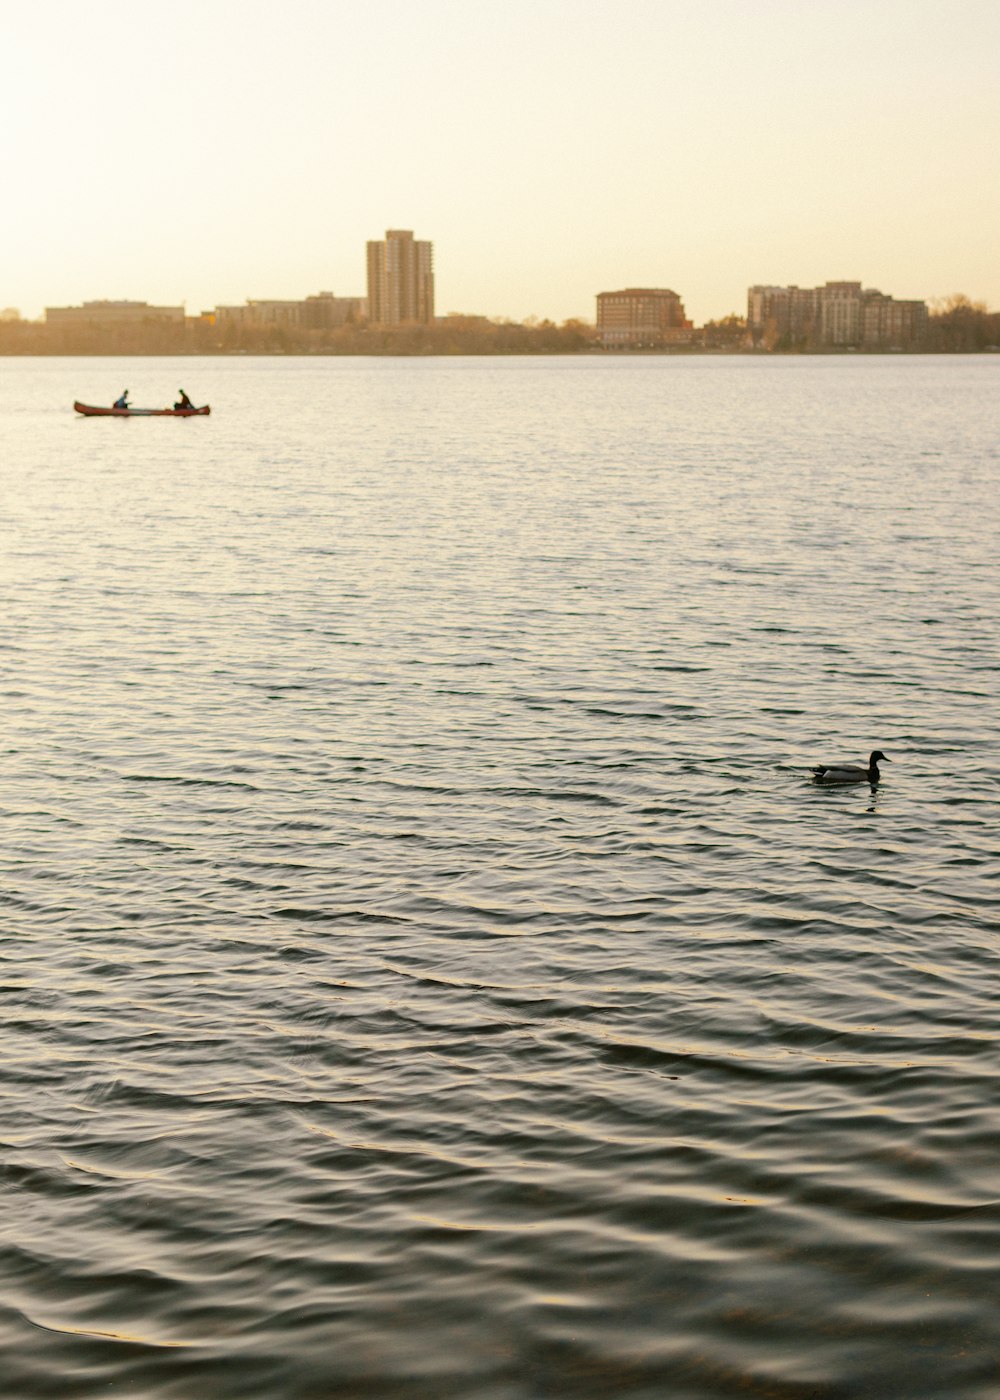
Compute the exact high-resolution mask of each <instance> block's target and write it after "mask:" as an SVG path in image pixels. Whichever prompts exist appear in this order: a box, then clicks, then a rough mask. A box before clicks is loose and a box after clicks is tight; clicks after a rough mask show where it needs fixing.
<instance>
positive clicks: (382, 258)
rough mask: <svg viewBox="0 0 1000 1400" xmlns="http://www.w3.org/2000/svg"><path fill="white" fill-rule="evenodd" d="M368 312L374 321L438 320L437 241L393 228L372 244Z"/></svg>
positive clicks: (393, 323)
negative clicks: (424, 239) (436, 283)
mask: <svg viewBox="0 0 1000 1400" xmlns="http://www.w3.org/2000/svg"><path fill="white" fill-rule="evenodd" d="M368 314H369V317H370V319H371V322H372V324H373V325H376V326H401V325H405V324H406V322H408V321H416V322H419V323H420V324H422V325H430V323H431V322H432V321H433V320H434V245H433V244H432V243H425V242H421V241H420V240H418V239H415V238H414V237H413V233H412V231H411V230H409V229H400V228H390V229H387V230H386V234H385V238H384V239H383V240H380V241H375V242H370V243H369V244H368Z"/></svg>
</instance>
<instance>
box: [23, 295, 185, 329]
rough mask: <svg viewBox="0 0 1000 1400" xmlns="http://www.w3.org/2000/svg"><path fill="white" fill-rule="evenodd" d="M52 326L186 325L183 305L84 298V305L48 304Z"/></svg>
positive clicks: (46, 316)
mask: <svg viewBox="0 0 1000 1400" xmlns="http://www.w3.org/2000/svg"><path fill="white" fill-rule="evenodd" d="M45 320H46V323H47V324H48V325H50V326H141V325H143V324H144V323H147V322H150V321H155V322H158V323H161V324H162V323H163V322H168V323H170V322H176V323H179V324H180V325H183V324H184V308H183V306H150V305H149V303H148V302H146V301H85V302H84V303H83V305H82V306H47V307H46V308H45Z"/></svg>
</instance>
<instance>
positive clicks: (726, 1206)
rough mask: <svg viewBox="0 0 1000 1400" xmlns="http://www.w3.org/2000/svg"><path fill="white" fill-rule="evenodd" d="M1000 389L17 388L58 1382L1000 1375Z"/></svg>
mask: <svg viewBox="0 0 1000 1400" xmlns="http://www.w3.org/2000/svg"><path fill="white" fill-rule="evenodd" d="M178 383H182V384H183V385H184V387H185V388H186V389H187V390H188V391H189V392H190V393H191V395H192V397H193V398H194V399H195V400H196V401H198V402H200V401H203V400H209V401H210V402H211V404H212V416H211V417H210V418H207V419H194V420H190V421H180V420H171V419H146V420H143V419H133V420H129V421H116V420H83V419H78V418H76V417H75V416H74V415H73V413H72V402H73V399H74V398H81V399H84V400H87V401H91V402H104V403H109V402H110V401H111V399H112V398H114V397H115V396H116V395H117V394H119V393H120V392H121V390H122V389H123V388H124V387H125V385H128V387H129V389H130V390H131V397H132V400H133V402H135V403H137V404H144V403H145V404H150V405H159V404H163V403H168V402H170V401H171V400H172V398H173V397H174V396H175V391H176V389H177V387H178ZM998 390H1000V357H993V358H991V357H985V356H984V357H980V358H941V359H936V358H913V359H902V358H893V357H885V358H864V359H856V358H847V357H844V358H795V359H781V360H756V359H745V358H720V359H708V358H701V359H699V358H660V357H650V358H622V359H613V360H608V359H603V358H565V359H552V360H537V359H510V360H496V359H430V360H357V359H324V360H317V359H288V360H282V359H270V360H254V359H212V360H148V359H144V360H128V361H115V360H95V359H89V360H55V359H49V360H44V359H40V360H4V361H0V609H2V611H0V618H2V624H3V625H2V629H0V691H2V699H3V713H4V727H3V733H2V737H0V831H2V841H0V933H2V937H0V988H2V998H3V1000H2V1017H0V1066H2V1071H3V1083H4V1090H5V1094H4V1101H3V1109H2V1115H0V1169H2V1178H3V1183H4V1188H5V1189H4V1211H3V1215H2V1218H0V1259H2V1269H0V1377H2V1380H0V1391H2V1393H3V1395H4V1397H5V1400H32V1398H33V1397H43V1396H44V1397H52V1400H84V1397H87V1398H88V1400H89V1397H97V1396H106V1395H109V1394H111V1395H119V1394H122V1395H129V1396H141V1397H144V1398H145V1397H150V1398H151V1400H610V1398H611V1397H613V1398H614V1400H706V1398H708V1400H715V1398H716V1397H740V1398H741V1400H744V1398H745V1397H766V1400H862V1398H863V1397H870V1400H893V1398H895V1397H900V1400H902V1398H903V1397H905V1400H916V1398H917V1397H920V1398H921V1400H924V1398H926V1400H973V1397H975V1400H996V1397H997V1396H998V1395H1000V1063H998V1057H997V1036H998V1029H1000V997H998V979H997V972H998V947H1000V886H998V875H1000V858H998V851H1000V834H998V827H1000V787H998V772H1000V752H998V749H1000V745H998V734H997V730H998V718H1000V704H998V699H1000V694H998V692H1000V687H998V676H1000V671H998V665H1000V662H998V655H997V646H996V643H997V636H998V618H1000V569H998V565H997V549H998V538H1000V530H998V526H1000V519H998V516H1000V489H998V485H1000V483H998V477H1000V394H998ZM873 748H882V749H884V750H885V752H886V753H887V755H888V756H889V759H890V760H891V762H890V763H889V764H887V765H886V766H885V767H884V768H883V775H882V782H881V783H880V784H879V785H878V786H877V788H873V787H871V786H870V785H868V784H867V783H862V784H861V785H860V786H856V787H846V788H837V789H824V788H820V787H817V786H815V785H814V784H813V783H811V782H810V781H809V775H808V769H809V766H810V764H812V763H814V762H817V761H818V760H823V759H830V758H833V759H850V760H852V761H858V760H860V761H864V759H865V758H866V757H867V754H868V752H869V750H871V749H873Z"/></svg>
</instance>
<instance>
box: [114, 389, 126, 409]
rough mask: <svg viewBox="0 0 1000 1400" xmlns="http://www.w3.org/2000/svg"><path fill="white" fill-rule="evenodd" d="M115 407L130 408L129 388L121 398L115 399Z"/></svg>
mask: <svg viewBox="0 0 1000 1400" xmlns="http://www.w3.org/2000/svg"><path fill="white" fill-rule="evenodd" d="M114 406H115V408H128V390H127V389H126V390H125V392H124V393H123V394H122V396H121V398H120V399H115V403H114Z"/></svg>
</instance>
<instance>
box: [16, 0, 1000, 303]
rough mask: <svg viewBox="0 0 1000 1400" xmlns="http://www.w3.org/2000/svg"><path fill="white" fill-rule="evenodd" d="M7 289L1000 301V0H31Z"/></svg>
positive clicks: (21, 296)
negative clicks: (430, 283) (834, 294)
mask: <svg viewBox="0 0 1000 1400" xmlns="http://www.w3.org/2000/svg"><path fill="white" fill-rule="evenodd" d="M0 64H2V72H0V130H2V132H3V143H2V153H0V193H2V197H3V216H2V218H0V308H3V307H7V306H10V307H17V308H19V309H20V311H21V312H22V314H24V315H25V316H31V317H34V316H37V315H39V314H40V313H41V311H42V309H43V308H44V307H45V306H46V305H54V306H58V305H70V304H78V303H80V302H81V301H89V300H94V299H98V298H103V297H108V298H132V299H135V300H144V301H150V302H153V303H157V304H171V305H176V304H178V303H182V302H183V303H184V304H185V305H186V306H187V308H188V311H189V312H197V311H200V310H202V309H203V308H209V307H213V306H216V305H218V304H231V303H237V304H238V303H241V302H243V301H245V300H246V299H247V298H251V297H253V298H258V297H260V298H266V297H278V298H281V297H287V298H300V297H304V296H307V295H309V294H311V293H314V292H318V291H332V292H334V293H336V294H337V295H340V296H352V295H353V296H357V295H364V293H365V242H366V240H368V239H370V238H381V237H383V236H384V232H385V230H386V229H387V228H409V229H413V230H414V231H415V234H416V236H417V237H418V238H424V239H430V240H431V241H432V242H433V244H434V255H435V267H436V293H437V310H438V313H439V314H441V313H445V312H447V311H462V312H467V313H479V314H485V315H489V316H507V317H512V318H514V319H518V320H520V319H522V318H524V317H527V316H529V315H536V316H539V317H549V318H551V319H553V320H557V321H561V320H564V319H566V318H568V317H571V316H579V317H581V318H584V319H587V320H593V318H594V297H595V295H596V293H597V292H600V291H610V290H614V289H616V288H620V287H627V286H653V287H670V288H672V289H673V290H674V291H676V292H678V293H679V294H680V295H681V297H682V298H683V299H684V302H685V305H686V307H687V312H688V315H689V316H690V317H692V318H693V319H694V321H695V322H696V324H701V323H702V322H704V321H705V320H708V319H710V318H716V317H719V316H724V315H727V314H728V313H729V312H732V311H737V312H740V313H741V314H742V313H744V312H745V307H746V289H747V287H748V286H749V285H751V284H754V283H777V284H781V285H785V284H789V283H794V284H798V285H800V286H816V285H818V284H822V283H823V282H825V281H827V280H834V279H845V280H855V281H862V282H864V284H865V285H866V286H873V287H878V288H879V289H880V290H882V291H884V292H888V293H890V294H891V295H894V296H896V297H921V298H926V299H928V300H933V299H935V298H938V297H944V296H948V295H950V294H952V293H955V292H964V293H966V294H968V295H969V296H970V297H972V298H973V299H974V300H982V301H985V302H986V303H987V304H988V305H989V306H990V307H991V308H993V309H1000V178H998V172H1000V157H998V152H1000V84H998V81H997V75H998V72H1000V0H503V3H502V4H501V3H499V0H497V3H486V0H479V3H477V2H476V0H349V3H348V0H281V3H274V0H270V3H266V4H265V3H262V2H261V0H197V3H192V0H174V3H173V4H171V5H156V6H153V5H151V4H149V3H146V0H131V3H130V4H124V3H119V0H91V3H88V4H86V5H81V4H80V3H79V0H33V3H32V4H28V5H18V6H16V7H14V6H11V5H8V6H4V7H3V17H2V18H0Z"/></svg>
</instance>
